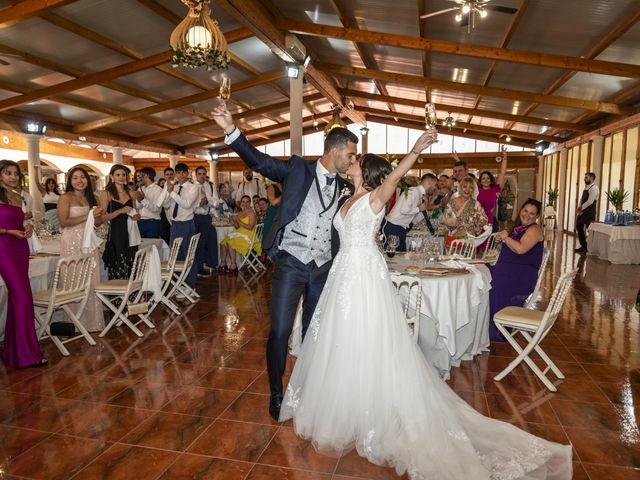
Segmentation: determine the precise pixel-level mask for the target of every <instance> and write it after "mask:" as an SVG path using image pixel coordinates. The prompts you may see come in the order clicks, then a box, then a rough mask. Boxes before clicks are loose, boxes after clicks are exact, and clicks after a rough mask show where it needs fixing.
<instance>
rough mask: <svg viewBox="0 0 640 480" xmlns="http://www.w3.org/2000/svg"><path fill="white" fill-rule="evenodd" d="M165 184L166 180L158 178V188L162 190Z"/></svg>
mask: <svg viewBox="0 0 640 480" xmlns="http://www.w3.org/2000/svg"><path fill="white" fill-rule="evenodd" d="M165 182H166V180H165V179H164V177H160V178H159V179H158V186H159V187H160V188H164V184H165Z"/></svg>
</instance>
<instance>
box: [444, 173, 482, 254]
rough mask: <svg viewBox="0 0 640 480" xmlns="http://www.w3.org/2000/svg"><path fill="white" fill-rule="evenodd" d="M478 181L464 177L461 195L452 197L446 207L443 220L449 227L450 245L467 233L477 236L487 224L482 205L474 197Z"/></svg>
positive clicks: (461, 183)
mask: <svg viewBox="0 0 640 480" xmlns="http://www.w3.org/2000/svg"><path fill="white" fill-rule="evenodd" d="M475 185H476V183H475V182H474V181H473V180H472V179H471V178H469V177H464V178H463V179H462V180H460V183H459V187H458V188H459V190H458V193H459V195H458V196H457V197H454V198H452V199H451V200H450V201H449V203H447V207H446V208H445V209H444V214H443V215H442V218H441V220H440V221H441V222H442V223H443V224H445V225H446V226H447V227H448V229H449V238H448V239H447V242H446V244H447V245H449V244H450V243H451V241H452V240H454V239H455V238H464V237H466V236H467V235H472V236H477V235H479V234H480V232H482V229H483V227H484V226H485V225H486V224H487V216H486V215H485V213H484V209H483V208H482V205H480V203H479V202H478V201H477V200H475V199H474V198H473V191H474V187H475Z"/></svg>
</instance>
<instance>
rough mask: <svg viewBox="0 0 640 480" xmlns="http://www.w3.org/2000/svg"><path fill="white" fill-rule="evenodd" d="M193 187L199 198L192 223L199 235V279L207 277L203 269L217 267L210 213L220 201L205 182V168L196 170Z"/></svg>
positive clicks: (215, 237)
mask: <svg viewBox="0 0 640 480" xmlns="http://www.w3.org/2000/svg"><path fill="white" fill-rule="evenodd" d="M194 185H195V186H196V188H197V190H198V195H199V197H198V202H197V204H196V205H197V208H196V209H195V211H194V215H193V222H194V224H195V226H196V233H199V234H200V242H199V243H198V249H197V250H196V270H197V272H198V276H199V277H208V276H209V275H210V273H209V271H208V270H207V269H206V268H205V267H208V268H216V267H217V266H218V235H217V233H216V229H215V228H214V227H213V225H212V224H211V211H212V210H214V209H215V208H216V207H217V206H218V203H220V199H219V198H218V191H217V190H216V187H214V186H213V183H211V182H210V181H208V180H207V169H206V168H204V167H197V168H196V181H195V183H194Z"/></svg>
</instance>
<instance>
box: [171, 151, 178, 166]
mask: <svg viewBox="0 0 640 480" xmlns="http://www.w3.org/2000/svg"><path fill="white" fill-rule="evenodd" d="M179 160H180V155H178V154H177V153H172V154H171V155H169V166H170V167H171V168H176V165H177V164H178V161H179Z"/></svg>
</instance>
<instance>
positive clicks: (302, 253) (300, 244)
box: [280, 179, 338, 266]
mask: <svg viewBox="0 0 640 480" xmlns="http://www.w3.org/2000/svg"><path fill="white" fill-rule="evenodd" d="M337 184H338V182H333V184H332V185H331V188H327V187H324V189H325V190H324V191H325V192H329V194H328V195H326V196H325V197H324V204H325V205H327V206H328V205H329V204H331V203H332V205H331V207H330V208H329V209H328V210H327V211H325V212H324V213H320V212H322V211H323V210H324V209H325V207H324V206H323V205H322V202H321V201H320V197H319V196H318V188H317V186H316V180H315V179H314V181H313V183H312V184H311V187H310V188H309V191H308V192H307V197H306V198H305V200H304V203H303V204H302V208H301V209H300V213H298V216H297V217H296V218H295V219H294V220H293V221H292V222H291V223H289V224H288V225H287V226H286V227H285V228H284V234H283V236H282V242H280V250H284V251H286V252H287V253H290V254H291V255H293V256H294V257H296V258H297V259H298V260H300V261H301V262H302V263H305V264H306V263H309V262H310V261H312V260H313V261H315V262H316V265H318V266H321V265H324V264H325V263H327V262H328V261H330V260H331V223H332V221H333V216H334V215H335V213H336V210H337V209H338V191H337V186H338V185H337Z"/></svg>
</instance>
